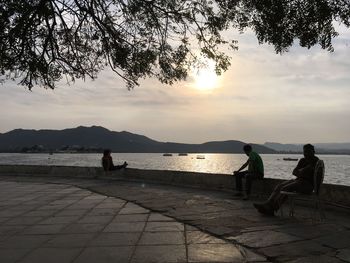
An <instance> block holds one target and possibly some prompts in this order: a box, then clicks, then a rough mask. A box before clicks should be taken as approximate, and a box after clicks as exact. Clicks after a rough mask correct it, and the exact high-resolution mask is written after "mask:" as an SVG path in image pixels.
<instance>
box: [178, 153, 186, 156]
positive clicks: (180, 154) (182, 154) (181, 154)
mask: <svg viewBox="0 0 350 263" xmlns="http://www.w3.org/2000/svg"><path fill="white" fill-rule="evenodd" d="M187 155H188V154H187V153H179V156H187Z"/></svg>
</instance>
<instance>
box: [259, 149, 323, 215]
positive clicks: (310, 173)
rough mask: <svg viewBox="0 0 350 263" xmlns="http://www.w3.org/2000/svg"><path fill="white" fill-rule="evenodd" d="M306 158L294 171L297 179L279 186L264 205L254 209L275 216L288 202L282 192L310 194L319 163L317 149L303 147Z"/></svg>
mask: <svg viewBox="0 0 350 263" xmlns="http://www.w3.org/2000/svg"><path fill="white" fill-rule="evenodd" d="M303 152H304V158H302V159H300V161H299V162H298V164H297V166H296V167H295V168H294V170H293V175H295V176H296V179H293V180H289V181H286V182H283V183H280V184H278V185H277V186H276V187H275V189H274V190H273V192H272V193H271V195H270V197H269V199H268V200H267V201H266V202H265V203H262V204H254V207H255V208H256V209H257V210H258V211H259V212H260V213H262V214H266V215H274V212H275V211H277V210H278V209H279V208H280V206H281V204H282V203H283V202H284V201H285V200H286V198H287V197H286V196H285V195H281V191H288V192H298V193H303V194H310V193H311V192H312V190H313V188H314V171H315V166H316V163H317V161H318V157H316V156H315V148H314V146H313V145H311V144H305V145H304V147H303Z"/></svg>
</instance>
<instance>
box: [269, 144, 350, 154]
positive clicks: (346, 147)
mask: <svg viewBox="0 0 350 263" xmlns="http://www.w3.org/2000/svg"><path fill="white" fill-rule="evenodd" d="M312 144H313V145H314V146H315V149H316V152H317V153H325V154H326V153H332V154H350V143H312ZM264 146H266V147H268V148H271V149H273V150H275V151H278V152H302V151H303V144H282V143H276V142H265V143H264Z"/></svg>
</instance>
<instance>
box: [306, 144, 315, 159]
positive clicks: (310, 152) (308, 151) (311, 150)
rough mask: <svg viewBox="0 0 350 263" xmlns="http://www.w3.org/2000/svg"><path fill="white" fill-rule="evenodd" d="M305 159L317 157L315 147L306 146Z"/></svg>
mask: <svg viewBox="0 0 350 263" xmlns="http://www.w3.org/2000/svg"><path fill="white" fill-rule="evenodd" d="M303 152H304V157H305V158H311V157H313V156H314V155H315V147H314V146H313V145H312V144H309V143H308V144H305V145H304V147H303Z"/></svg>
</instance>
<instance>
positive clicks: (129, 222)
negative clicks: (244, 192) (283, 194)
mask: <svg viewBox="0 0 350 263" xmlns="http://www.w3.org/2000/svg"><path fill="white" fill-rule="evenodd" d="M0 208H1V210H0V223H1V227H0V262H1V263H3V262H39V263H40V262H44V261H45V262H48V261H53V262H83V261H84V262H294V263H295V262H318V263H320V262H350V217H349V215H350V214H349V211H347V210H344V211H340V210H327V212H326V216H327V220H326V221H324V222H322V223H317V224H315V223H314V222H312V221H311V219H310V209H307V208H300V207H297V210H296V216H295V218H288V217H280V216H276V217H265V216H262V215H260V214H258V213H257V212H256V211H255V209H254V208H253V207H252V201H242V200H238V199H234V198H233V197H232V193H225V192H217V191H205V190H201V189H194V188H184V187H174V186H169V185H156V184H146V183H142V182H132V181H121V180H108V179H106V178H104V179H95V180H93V179H87V178H85V179H84V178H62V177H20V176H17V177H14V176H8V177H7V176H1V177H0Z"/></svg>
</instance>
